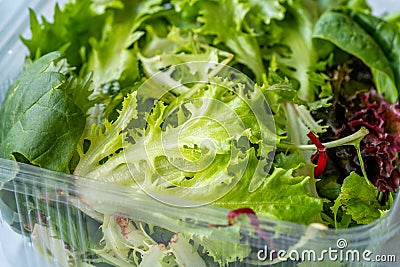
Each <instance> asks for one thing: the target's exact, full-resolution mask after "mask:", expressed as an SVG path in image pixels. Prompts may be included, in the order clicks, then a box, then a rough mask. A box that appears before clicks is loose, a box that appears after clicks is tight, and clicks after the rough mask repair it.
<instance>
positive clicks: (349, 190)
mask: <svg viewBox="0 0 400 267" xmlns="http://www.w3.org/2000/svg"><path fill="white" fill-rule="evenodd" d="M377 194H378V190H377V189H376V187H374V186H373V185H372V184H370V183H368V182H366V180H365V178H364V177H362V176H359V175H358V174H356V173H354V172H353V173H351V174H350V175H349V176H348V177H347V178H346V179H345V180H344V181H343V185H342V189H341V193H340V195H339V197H338V198H337V199H336V200H335V205H334V207H333V208H332V210H333V211H334V213H335V217H336V214H337V213H338V209H339V208H341V209H342V210H343V211H344V212H345V213H346V214H348V215H350V216H351V218H352V219H353V220H354V221H356V222H357V223H359V224H368V223H371V222H373V221H375V220H376V219H377V218H379V217H381V212H380V211H381V210H385V209H386V207H384V206H381V205H380V204H379V201H378V200H377V199H376V196H377Z"/></svg>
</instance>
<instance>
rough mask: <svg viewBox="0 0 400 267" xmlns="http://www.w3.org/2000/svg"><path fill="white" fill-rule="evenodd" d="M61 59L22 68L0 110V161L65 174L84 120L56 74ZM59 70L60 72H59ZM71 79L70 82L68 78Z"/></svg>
mask: <svg viewBox="0 0 400 267" xmlns="http://www.w3.org/2000/svg"><path fill="white" fill-rule="evenodd" d="M63 63H64V62H63V60H62V59H61V54H60V53H51V54H48V55H46V56H44V57H42V58H41V59H39V60H38V61H36V62H34V63H32V64H30V65H27V66H26V68H25V70H24V72H23V74H22V75H21V76H20V77H19V78H18V79H17V81H16V82H15V83H14V84H13V85H12V86H11V87H10V89H9V91H8V94H7V97H6V99H5V100H4V103H3V105H2V107H1V109H0V116H1V117H2V118H4V119H2V120H1V123H0V156H1V157H2V158H13V159H18V160H23V161H27V162H28V163H31V164H34V165H38V166H40V167H44V168H49V169H52V170H56V171H64V172H68V171H69V169H68V166H69V162H70V160H71V158H72V155H73V153H74V150H75V148H76V145H77V143H78V140H79V139H80V136H81V134H82V131H83V128H84V125H85V117H84V114H83V113H82V111H81V110H80V109H79V108H78V107H77V106H76V105H75V104H74V102H73V100H72V98H71V97H70V96H69V90H70V88H68V85H69V84H70V83H68V77H67V76H66V75H65V73H62V72H59V70H58V68H60V67H61V66H62V64H63ZM60 65H61V66H60ZM71 79H73V77H71Z"/></svg>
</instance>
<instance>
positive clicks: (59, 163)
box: [0, 0, 400, 266]
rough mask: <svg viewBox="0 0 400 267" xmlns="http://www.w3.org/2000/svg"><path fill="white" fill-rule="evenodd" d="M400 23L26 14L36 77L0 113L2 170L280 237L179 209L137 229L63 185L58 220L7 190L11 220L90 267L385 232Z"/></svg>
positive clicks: (200, 262) (188, 14)
mask: <svg viewBox="0 0 400 267" xmlns="http://www.w3.org/2000/svg"><path fill="white" fill-rule="evenodd" d="M50 21H52V22H50ZM398 21H399V19H398V17H396V16H392V17H383V18H376V17H374V16H372V15H371V14H370V8H369V6H368V5H367V3H366V1H364V0H356V1H353V0H345V1H341V0H318V1H312V0H270V1H266V2H265V1H264V2H263V1H259V0H247V1H245V0H223V1H213V0H204V1H199V0H171V1H161V0H151V1H129V0H106V1H103V0H94V1H93V0H82V1H70V2H68V3H66V4H65V5H64V6H63V7H62V8H60V7H59V6H58V5H56V7H55V13H54V19H53V20H46V19H44V18H41V19H39V18H37V17H36V15H35V13H34V12H33V11H30V22H31V32H32V36H31V37H30V39H23V38H22V41H23V43H24V44H25V45H26V46H27V48H28V50H29V55H28V58H27V60H26V65H25V67H24V70H23V71H22V72H21V75H20V76H19V77H18V79H16V81H15V82H14V83H13V84H12V85H11V86H10V88H9V90H8V92H7V95H6V98H5V100H4V102H3V104H2V106H1V108H0V157H2V158H8V159H13V160H16V161H20V162H25V163H29V164H32V165H37V166H39V167H42V168H46V169H52V170H56V171H60V172H66V173H72V174H74V175H75V176H83V177H87V178H90V179H92V180H95V181H97V182H99V183H106V184H107V185H109V186H110V187H112V186H114V185H117V186H123V187H118V188H120V189H121V191H123V190H125V187H129V188H130V189H132V190H137V191H138V190H144V191H146V193H148V194H149V195H150V196H152V197H153V198H156V199H158V200H160V201H161V202H166V203H168V204H170V205H173V206H193V205H194V206H198V205H203V204H204V205H205V204H207V205H212V206H213V208H214V209H215V210H217V209H220V208H221V210H222V208H227V209H233V210H234V211H238V210H239V211H250V210H251V211H252V214H253V213H254V212H255V213H256V214H257V216H259V217H257V218H260V219H261V218H268V222H271V225H269V224H263V225H261V224H260V225H259V223H260V222H261V221H262V220H260V221H258V219H257V222H256V223H255V221H250V222H249V221H248V219H249V218H247V217H246V216H241V217H240V220H238V223H237V224H232V223H230V222H229V221H228V224H227V225H222V224H217V223H219V222H214V221H211V220H212V219H215V218H211V217H210V218H209V217H208V216H206V218H202V220H203V221H201V222H197V221H196V222H192V221H191V218H186V220H185V219H183V218H184V216H183V215H182V216H181V217H179V218H174V217H172V216H169V214H167V213H168V211H169V208H171V207H170V206H168V208H166V209H165V210H166V212H165V213H162V209H161V210H160V214H158V216H159V217H158V218H162V219H160V222H159V223H160V225H152V224H150V223H148V222H146V219H147V217H146V216H149V215H148V212H147V210H144V209H145V208H146V207H143V214H137V215H138V216H137V218H141V219H140V220H143V221H138V220H136V219H135V215H132V214H126V215H125V214H102V213H101V212H99V211H97V210H95V209H93V210H92V209H89V207H91V203H90V202H91V201H92V200H93V199H94V198H98V196H97V195H98V194H96V192H93V190H92V191H91V190H90V189H88V188H84V186H83V185H82V184H81V180H80V179H75V180H74V182H73V183H71V184H70V185H69V186H73V187H74V189H76V191H78V195H74V194H70V193H68V192H64V191H62V190H61V189H60V190H57V192H53V194H55V195H56V196H57V197H59V198H61V199H62V201H63V203H60V204H59V203H55V202H51V201H46V200H45V199H43V198H42V197H40V199H37V198H35V197H34V196H33V195H34V193H35V192H37V191H38V190H39V191H40V190H41V187H40V188H36V187H32V188H29V189H27V191H26V193H27V194H30V195H29V197H25V195H23V194H22V193H20V192H19V193H17V194H13V193H12V192H10V191H7V190H1V191H0V208H1V210H2V214H3V216H4V217H5V219H6V220H7V222H8V223H9V224H10V225H11V226H12V227H13V228H15V229H16V231H22V233H23V234H25V235H28V236H30V237H31V238H32V240H33V244H36V245H38V244H39V243H43V244H44V247H43V249H42V252H43V253H47V254H49V256H50V257H55V258H59V256H60V255H63V254H67V255H68V257H66V258H65V259H63V261H65V262H64V263H65V264H66V265H67V264H71V263H72V262H74V261H75V262H74V264H75V265H76V264H78V265H82V266H131V265H135V266H230V265H243V264H244V265H247V264H251V263H253V262H255V256H254V255H255V254H256V253H257V252H256V249H257V248H256V246H255V244H257V245H263V244H264V243H265V242H267V243H268V242H269V241H271V244H268V245H271V246H275V245H278V246H280V245H282V244H280V243H279V242H278V243H277V244H275V243H274V241H275V240H274V238H275V237H277V236H279V235H280V234H281V233H279V229H278V228H275V226H276V225H278V224H279V223H277V224H275V223H274V222H272V221H274V220H276V221H277V222H279V220H285V221H290V222H295V223H300V224H311V223H320V224H324V225H327V226H331V227H336V228H340V227H351V226H355V225H361V224H367V223H370V222H372V221H374V220H376V219H379V218H380V217H381V216H382V214H383V213H385V212H386V211H387V210H389V209H390V205H391V203H392V202H393V199H394V197H395V195H396V194H397V190H398V189H397V187H398V186H399V181H400V171H399V166H400V161H399V160H398V159H397V157H396V155H397V152H398V150H399V147H400V146H399V144H398V140H400V135H399V133H398V132H399V129H400V127H399V124H398V123H397V122H396V119H397V118H398V117H399V114H400V113H399V111H398V110H399V107H398V97H399V89H400V78H399V77H400V73H399V71H400V67H399V66H400V59H399V49H398V48H399V45H400V44H399V42H400V41H399V40H400V38H399V35H400V33H399V29H400V27H399V23H398ZM228 66H229V67H228ZM231 67H232V68H231ZM375 90H376V91H378V92H379V93H384V95H383V96H379V97H372V95H374V92H375ZM363 94H364V95H366V96H368V97H366V98H365V97H364V98H362V99H361V98H360V97H359V96H360V95H363ZM383 98H385V99H386V100H384V99H383ZM308 137H310V139H311V141H312V142H310V140H309V138H308ZM376 144H379V146H377V145H376ZM375 152H376V153H375ZM317 159H318V160H317ZM58 174H59V173H58ZM18 175H19V173H18V171H16V172H15V173H13V174H12V175H11V176H10V178H9V180H7V181H6V182H4V183H2V185H1V186H2V187H1V189H9V188H13V186H14V182H15V181H14V180H13V179H14V178H19V176H18ZM361 175H362V176H361ZM63 177H64V176H63ZM370 181H372V183H371V182H370ZM40 186H44V185H40ZM113 188H114V187H113ZM80 190H82V191H80ZM86 190H88V191H90V196H89V195H88V194H87V193H86V192H87V191H86ZM79 193H82V195H80V194H79ZM84 193H85V194H84ZM102 197H103V196H102ZM101 201H104V199H101ZM129 201H135V199H127V202H129ZM170 201H172V202H170ZM69 202H71V203H69ZM86 202H88V203H86ZM79 203H85V204H87V207H82V206H81V205H79V208H80V209H78V208H77V207H74V206H69V204H77V205H78V204H79ZM159 205H160V206H161V205H163V204H161V203H160V204H159ZM21 208H22V209H21ZM60 211H65V212H64V213H60ZM161 213H162V214H161ZM183 214H184V212H183ZM229 214H232V213H228V215H229ZM128 215H132V218H131V217H129V216H128ZM253 215H254V214H253ZM154 216H156V215H154ZM228 217H229V216H228ZM228 219H229V218H228ZM236 219H237V218H236ZM69 220H73V221H74V223H69ZM80 221H81V222H85V224H86V226H87V228H88V229H87V230H88V232H85V231H84V232H80V231H81V230H83V229H77V228H78V226H77V224H76V222H80ZM152 222H154V220H152ZM255 224H257V225H256V226H257V227H256V228H257V230H255V229H254V226H255ZM167 225H168V227H167ZM249 225H252V226H253V227H252V228H248V226H249ZM272 225H273V226H272ZM264 226H265V227H267V228H268V227H270V229H263V230H264V231H261V227H264ZM259 227H260V228H259ZM258 230H259V231H258ZM269 230H271V231H269ZM260 233H263V234H260ZM261 235H263V236H261ZM270 235H271V238H270V237H269V236H270ZM35 236H36V238H37V239H36V240H35V239H34V238H35ZM222 237H223V238H222ZM304 238H305V237H304ZM297 241H298V240H293V242H294V243H296V244H289V246H292V247H296V246H302V244H303V245H304V243H302V240H299V241H298V242H297ZM260 242H261V243H260ZM262 242H263V243H262ZM52 246H53V247H54V251H53V250H51V247H52ZM263 264H265V263H263Z"/></svg>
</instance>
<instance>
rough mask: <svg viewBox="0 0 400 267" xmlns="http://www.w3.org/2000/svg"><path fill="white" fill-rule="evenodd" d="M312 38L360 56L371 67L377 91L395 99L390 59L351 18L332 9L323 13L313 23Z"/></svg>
mask: <svg viewBox="0 0 400 267" xmlns="http://www.w3.org/2000/svg"><path fill="white" fill-rule="evenodd" d="M313 38H314V39H322V40H326V41H329V42H331V43H333V44H334V45H335V46H337V47H338V48H340V49H341V50H343V51H345V52H347V53H349V54H351V55H353V56H356V57H357V58H359V59H361V60H362V61H363V62H364V64H365V65H367V66H368V67H369V68H370V69H371V71H372V73H373V76H374V81H375V83H376V86H377V89H378V91H379V92H380V93H385V96H386V98H387V99H389V100H391V101H395V100H396V99H397V97H398V92H397V90H396V85H395V75H394V73H393V69H392V68H391V67H390V60H389V59H388V58H387V55H386V54H385V53H384V51H383V48H382V47H381V46H380V44H379V43H378V42H377V40H375V39H374V37H373V36H371V35H370V34H369V33H368V32H367V31H366V30H365V29H363V27H361V26H360V25H359V24H358V23H357V22H356V21H354V20H353V19H352V18H351V17H349V16H347V15H346V14H343V13H339V12H336V11H329V12H325V13H324V14H323V15H322V16H321V17H320V19H319V20H318V22H317V23H316V25H315V28H314V33H313Z"/></svg>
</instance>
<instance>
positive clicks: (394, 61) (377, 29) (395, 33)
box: [349, 11, 400, 100]
mask: <svg viewBox="0 0 400 267" xmlns="http://www.w3.org/2000/svg"><path fill="white" fill-rule="evenodd" d="M349 15H350V16H351V17H352V18H353V19H354V21H356V22H357V23H358V24H359V25H360V26H361V27H363V29H364V30H365V31H366V32H368V34H369V35H371V36H372V37H373V38H374V39H375V41H376V42H377V44H379V46H380V47H381V49H382V51H383V53H384V54H385V56H386V58H387V59H388V60H389V63H390V67H391V68H392V70H393V74H394V78H395V82H396V86H397V90H400V33H399V30H398V28H397V25H396V24H392V23H389V22H387V21H385V20H383V19H380V18H377V17H374V16H371V15H368V14H365V13H361V12H356V11H351V12H349ZM395 100H396V99H395Z"/></svg>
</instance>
